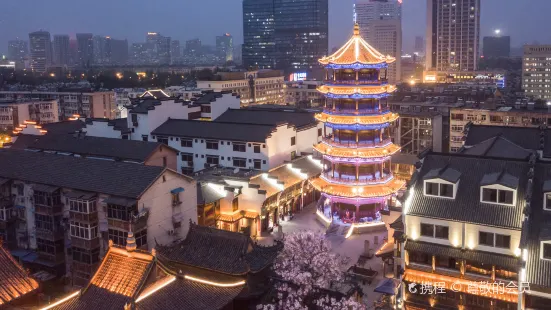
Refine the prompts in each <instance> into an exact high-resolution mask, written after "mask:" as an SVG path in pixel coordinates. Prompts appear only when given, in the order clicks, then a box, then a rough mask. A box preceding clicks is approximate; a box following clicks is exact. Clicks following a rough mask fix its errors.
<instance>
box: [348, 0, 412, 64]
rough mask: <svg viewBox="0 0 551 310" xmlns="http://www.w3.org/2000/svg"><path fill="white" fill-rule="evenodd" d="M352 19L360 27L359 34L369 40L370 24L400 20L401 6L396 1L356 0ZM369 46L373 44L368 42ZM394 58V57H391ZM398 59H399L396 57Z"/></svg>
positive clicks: (399, 2)
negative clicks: (387, 20)
mask: <svg viewBox="0 0 551 310" xmlns="http://www.w3.org/2000/svg"><path fill="white" fill-rule="evenodd" d="M354 19H355V21H356V23H358V25H360V34H361V35H362V37H364V38H369V29H370V23H371V22H372V21H374V20H381V19H392V20H399V21H401V20H402V4H401V1H398V0H356V2H355V3H354ZM368 42H369V43H370V44H373V42H371V41H369V40H368ZM392 56H393V57H395V56H396V55H392ZM398 58H400V57H398ZM398 58H397V59H398Z"/></svg>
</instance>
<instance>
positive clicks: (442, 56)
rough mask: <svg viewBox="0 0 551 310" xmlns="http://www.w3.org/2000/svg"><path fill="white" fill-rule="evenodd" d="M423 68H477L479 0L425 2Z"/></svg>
mask: <svg viewBox="0 0 551 310" xmlns="http://www.w3.org/2000/svg"><path fill="white" fill-rule="evenodd" d="M426 40H427V41H426V44H427V45H426V50H425V53H426V66H425V67H426V69H427V70H436V71H473V70H476V69H477V65H478V53H479V40H480V0H427V36H426Z"/></svg>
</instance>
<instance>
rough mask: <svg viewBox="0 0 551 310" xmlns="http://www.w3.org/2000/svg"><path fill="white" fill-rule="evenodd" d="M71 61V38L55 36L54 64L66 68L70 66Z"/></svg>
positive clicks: (63, 35) (62, 35) (60, 35)
mask: <svg viewBox="0 0 551 310" xmlns="http://www.w3.org/2000/svg"><path fill="white" fill-rule="evenodd" d="M69 59H70V55H69V36H68V35H65V34H56V35H54V63H55V64H56V65H58V66H66V65H68V64H69Z"/></svg>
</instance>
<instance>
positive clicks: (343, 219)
mask: <svg viewBox="0 0 551 310" xmlns="http://www.w3.org/2000/svg"><path fill="white" fill-rule="evenodd" d="M394 61H395V59H394V58H393V57H391V56H385V55H383V54H381V53H379V52H378V51H377V50H375V49H374V48H373V47H371V46H370V45H369V44H368V43H367V42H366V41H365V40H364V39H362V37H361V36H360V31H359V27H358V25H357V24H356V25H355V26H354V35H353V36H352V38H351V39H350V40H349V41H348V42H347V43H346V44H345V45H344V46H343V47H341V48H340V49H339V50H338V51H337V52H335V53H334V54H333V55H330V56H327V57H324V58H322V59H320V60H319V62H320V63H321V64H322V65H324V66H325V74H326V75H325V83H324V85H322V86H320V87H319V88H318V91H319V92H321V93H323V94H324V95H325V97H326V101H325V108H324V110H323V113H320V114H317V115H316V118H317V119H318V120H319V121H321V122H323V123H324V132H323V139H322V142H321V143H319V144H318V145H316V146H314V150H315V151H316V152H317V153H319V154H320V155H321V159H322V164H323V172H322V174H321V176H320V177H319V178H317V179H316V180H314V181H313V182H312V184H313V185H314V187H315V188H316V189H318V190H319V191H321V192H322V200H321V201H320V203H318V215H320V216H322V217H323V218H324V220H325V221H326V222H329V221H332V222H337V223H341V224H345V225H350V224H351V225H352V227H351V229H349V233H348V236H349V235H350V234H351V233H352V228H354V227H361V226H373V225H383V224H384V223H383V221H382V216H381V214H382V213H383V214H384V213H385V212H384V211H388V208H389V204H390V200H391V199H392V197H394V196H395V195H396V193H397V192H398V191H399V190H400V189H401V188H402V187H403V186H404V182H403V181H401V180H398V179H397V178H395V177H394V176H393V174H392V171H391V166H390V158H391V155H393V154H395V153H397V152H399V150H400V147H399V146H397V145H395V144H393V143H392V141H391V134H390V131H389V129H390V126H391V124H392V122H394V121H396V120H397V119H398V115H397V114H395V113H392V112H390V110H389V107H388V103H387V99H386V98H387V97H388V96H389V94H390V93H392V92H393V91H395V90H396V87H395V86H394V85H389V84H388V82H387V79H386V72H387V68H388V65H389V64H390V63H392V62H394Z"/></svg>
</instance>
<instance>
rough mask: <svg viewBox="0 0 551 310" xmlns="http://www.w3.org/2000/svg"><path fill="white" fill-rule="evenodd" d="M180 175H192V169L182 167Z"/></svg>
mask: <svg viewBox="0 0 551 310" xmlns="http://www.w3.org/2000/svg"><path fill="white" fill-rule="evenodd" d="M182 174H185V175H192V174H193V167H182Z"/></svg>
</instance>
